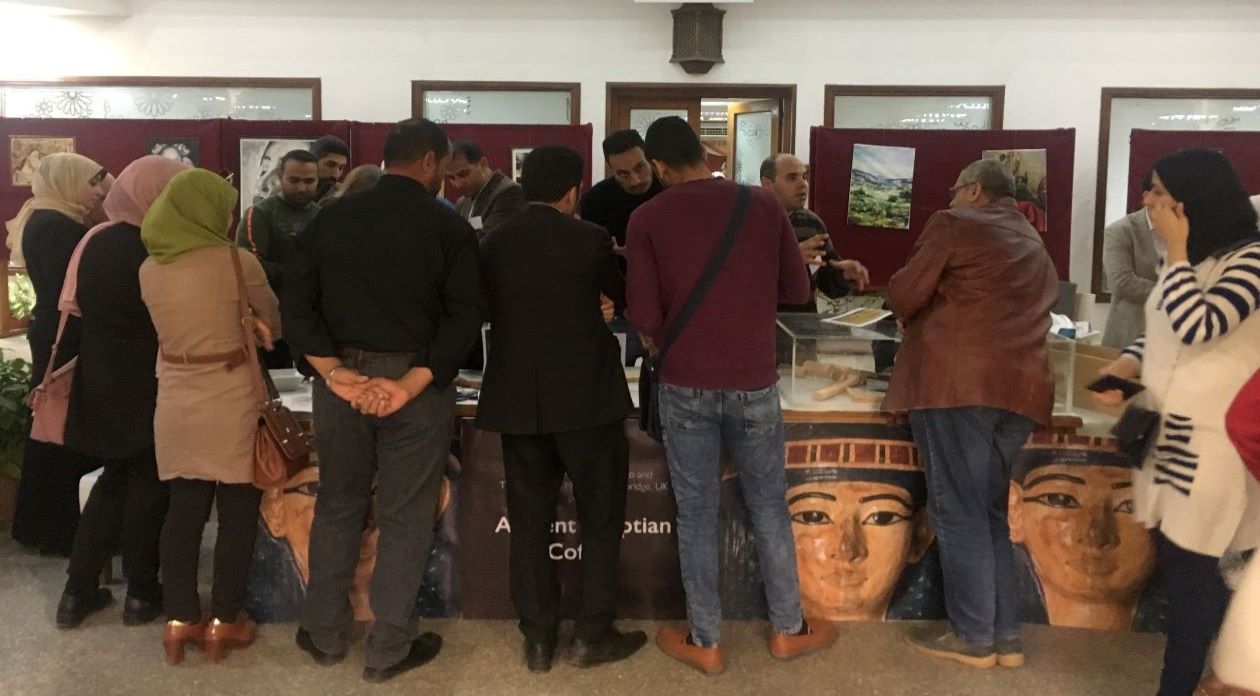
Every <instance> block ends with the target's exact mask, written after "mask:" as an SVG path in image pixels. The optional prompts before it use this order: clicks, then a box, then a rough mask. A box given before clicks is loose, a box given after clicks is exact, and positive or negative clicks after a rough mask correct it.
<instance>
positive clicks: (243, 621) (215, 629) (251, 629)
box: [202, 612, 258, 662]
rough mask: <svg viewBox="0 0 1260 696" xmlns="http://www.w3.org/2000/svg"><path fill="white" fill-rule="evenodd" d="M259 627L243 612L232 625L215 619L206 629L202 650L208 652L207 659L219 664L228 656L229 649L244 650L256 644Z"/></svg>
mask: <svg viewBox="0 0 1260 696" xmlns="http://www.w3.org/2000/svg"><path fill="white" fill-rule="evenodd" d="M257 632H258V631H257V626H256V625H255V624H254V622H253V621H251V620H250V618H249V617H248V616H246V615H245V614H244V612H242V613H241V614H240V615H239V616H237V617H236V621H234V622H232V623H223V622H222V621H220V620H218V619H215V620H214V621H211V622H210V625H209V627H207V628H206V638H205V642H204V644H203V646H202V649H203V650H205V651H206V659H207V660H209V661H211V662H219V661H220V660H222V659H223V657H224V655H226V654H227V651H228V648H229V647H231V648H244V647H247V646H248V645H249V644H250V643H253V642H254V636H255V635H256V634H257Z"/></svg>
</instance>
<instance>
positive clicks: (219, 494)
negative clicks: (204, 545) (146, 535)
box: [161, 478, 262, 622]
mask: <svg viewBox="0 0 1260 696" xmlns="http://www.w3.org/2000/svg"><path fill="white" fill-rule="evenodd" d="M170 489H171V503H170V509H169V510H168V511H167V513H166V524H164V525H163V526H162V547H161V548H162V585H163V587H162V595H163V597H162V601H163V603H164V605H165V608H166V615H167V616H168V617H169V618H171V619H175V620H177V621H185V622H195V621H199V620H200V619H201V598H200V597H199V596H198V594H197V565H198V560H199V559H200V556H201V535H202V533H203V532H205V529H206V520H208V519H209V518H210V506H211V505H212V504H215V503H217V504H218V510H219V536H218V538H217V539H215V542H214V583H213V586H212V590H211V593H212V596H211V612H212V614H211V616H212V618H216V619H219V620H220V621H225V622H226V621H235V620H236V617H237V615H238V614H240V613H241V611H242V610H243V609H244V608H245V587H246V584H247V583H248V582H249V564H250V560H251V559H252V558H253V555H254V537H255V536H256V535H257V534H258V505H259V503H260V502H262V491H260V490H258V489H257V488H254V486H253V485H251V484H248V483H234V484H226V483H218V482H216V481H202V480H197V479H184V478H177V479H173V480H172V481H171V482H170Z"/></svg>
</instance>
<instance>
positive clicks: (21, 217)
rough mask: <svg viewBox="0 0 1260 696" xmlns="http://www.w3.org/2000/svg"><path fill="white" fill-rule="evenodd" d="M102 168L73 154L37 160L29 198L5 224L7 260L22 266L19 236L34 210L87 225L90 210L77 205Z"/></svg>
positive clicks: (66, 153)
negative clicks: (37, 167)
mask: <svg viewBox="0 0 1260 696" xmlns="http://www.w3.org/2000/svg"><path fill="white" fill-rule="evenodd" d="M103 169H104V168H103V167H101V165H99V164H97V163H96V162H93V161H92V160H90V159H88V158H87V157H84V156H83V155H78V154H75V153H73V152H58V153H54V154H51V155H48V156H47V157H45V158H43V159H42V160H40V163H39V169H38V170H36V172H35V176H34V178H32V179H31V197H30V198H28V199H27V200H26V202H25V203H23V204H22V208H21V210H18V214H17V216H16V217H14V218H13V219H12V220H9V221H8V223H6V225H5V226H6V227H7V228H8V230H9V238H8V241H6V242H5V244H6V245H7V246H8V247H9V250H10V251H11V252H12V254H10V258H11V259H12V260H13V262H14V263H16V264H18V265H22V264H24V263H25V259H24V258H23V257H22V234H23V233H24V232H25V231H26V223H27V222H29V221H30V219H31V214H32V213H34V212H35V211H36V210H55V211H57V212H59V213H61V214H62V215H65V216H66V217H68V218H70V219H71V220H74V221H75V222H77V223H80V224H85V223H86V222H87V216H88V213H90V212H91V210H90V209H88V208H87V207H85V206H84V205H83V204H82V203H81V202H80V201H82V200H83V198H84V196H83V194H84V189H86V188H87V187H88V186H89V185H90V184H91V182H92V179H94V178H96V175H98V174H100V173H101V171H102V170H103Z"/></svg>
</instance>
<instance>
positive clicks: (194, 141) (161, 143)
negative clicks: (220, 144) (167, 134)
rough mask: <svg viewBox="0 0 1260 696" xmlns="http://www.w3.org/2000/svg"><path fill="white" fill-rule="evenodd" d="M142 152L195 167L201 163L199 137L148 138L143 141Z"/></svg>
mask: <svg viewBox="0 0 1260 696" xmlns="http://www.w3.org/2000/svg"><path fill="white" fill-rule="evenodd" d="M144 154H146V155H161V156H162V157H165V158H167V159H170V160H175V161H176V162H181V163H183V164H188V165H192V166H194V167H196V166H198V165H200V164H201V139H200V138H149V139H148V140H145V141H144Z"/></svg>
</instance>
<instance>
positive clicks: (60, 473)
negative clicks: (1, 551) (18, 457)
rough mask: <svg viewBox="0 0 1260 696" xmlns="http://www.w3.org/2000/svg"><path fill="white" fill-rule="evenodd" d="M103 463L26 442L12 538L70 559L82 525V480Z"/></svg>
mask: <svg viewBox="0 0 1260 696" xmlns="http://www.w3.org/2000/svg"><path fill="white" fill-rule="evenodd" d="M99 468H101V461H100V460H99V459H94V458H92V457H88V456H85V455H82V454H79V453H78V452H75V451H74V450H72V449H70V448H69V447H63V446H61V445H50V444H48V443H46V442H38V441H36V440H32V439H30V438H27V440H26V447H25V449H24V450H23V453H22V482H21V483H20V484H19V485H18V499H17V511H16V512H15V513H14V516H13V531H12V534H13V538H14V539H16V540H17V541H18V542H19V543H21V544H22V545H24V546H28V547H31V548H34V549H36V550H38V551H39V552H40V553H42V554H44V555H48V556H69V555H70V552H71V549H72V548H73V547H74V535H75V531H76V530H77V528H78V525H79V479H81V478H83V477H84V476H86V475H87V474H89V473H91V472H93V471H96V470H97V469H99Z"/></svg>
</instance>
